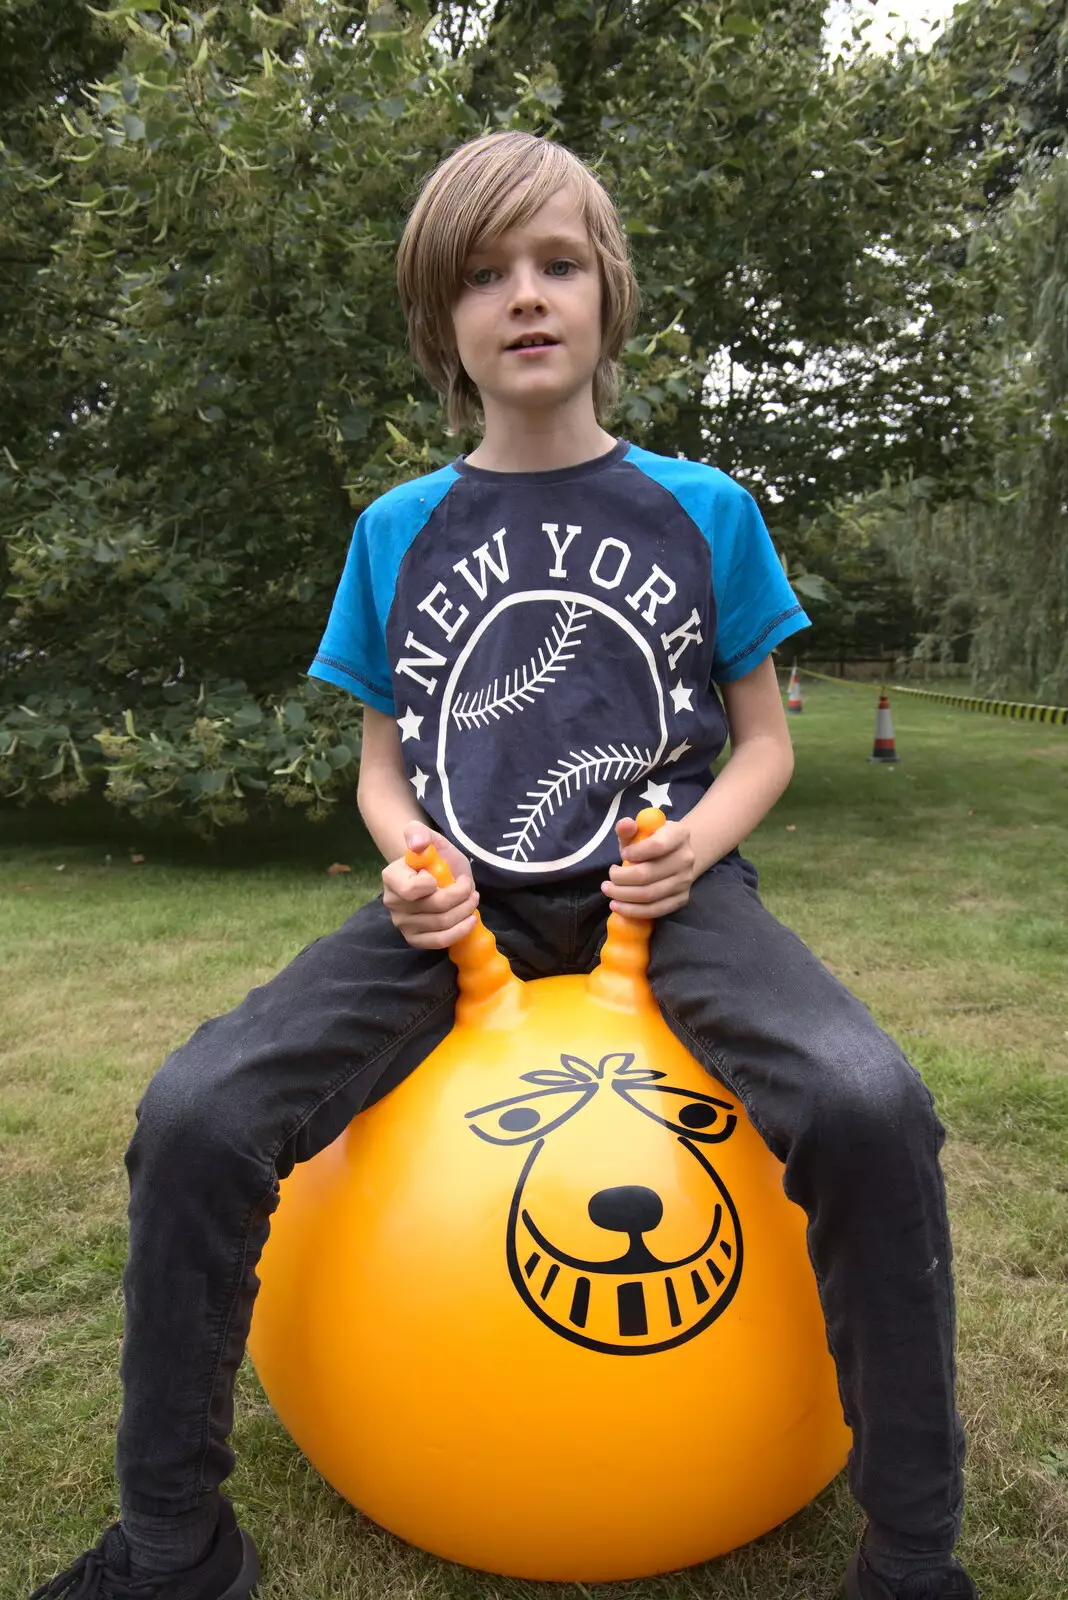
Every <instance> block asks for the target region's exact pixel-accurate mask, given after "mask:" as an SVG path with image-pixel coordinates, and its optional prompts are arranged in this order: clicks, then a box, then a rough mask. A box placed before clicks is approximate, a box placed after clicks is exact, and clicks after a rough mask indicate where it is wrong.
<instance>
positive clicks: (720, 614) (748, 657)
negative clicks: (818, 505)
mask: <svg viewBox="0 0 1068 1600" xmlns="http://www.w3.org/2000/svg"><path fill="white" fill-rule="evenodd" d="M730 488H731V493H730V494H729V496H727V497H724V498H723V499H721V498H720V497H719V496H717V504H716V507H715V511H714V517H713V524H712V588H713V593H714V595H715V601H716V645H715V652H714V654H713V658H712V677H713V679H714V680H715V682H716V683H731V682H733V681H734V679H735V678H744V677H745V675H746V673H748V672H752V671H754V669H755V668H757V667H759V665H760V663H761V662H762V661H763V660H765V659H766V657H767V656H769V655H770V654H771V652H772V650H774V649H775V647H776V645H779V644H782V642H783V640H784V639H788V638H789V637H790V635H791V634H792V633H797V632H798V631H799V630H800V629H801V628H807V627H810V626H811V624H810V621H809V618H808V617H807V616H806V615H805V613H804V611H803V610H802V609H801V606H800V605H799V603H798V599H797V596H796V595H795V594H794V591H793V590H792V589H791V587H790V585H789V583H788V582H787V578H786V574H785V573H784V572H783V570H782V563H781V562H780V560H779V558H778V556H777V555H776V554H775V547H774V545H773V544H772V542H771V535H770V534H769V533H768V530H767V528H766V527H765V526H764V519H763V517H762V516H761V515H760V512H759V510H758V509H757V504H756V501H755V500H754V499H753V497H752V495H750V494H748V493H747V492H746V491H745V490H744V489H743V488H741V486H740V485H739V484H736V483H733V482H731V484H730Z"/></svg>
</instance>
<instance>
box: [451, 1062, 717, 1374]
mask: <svg viewBox="0 0 1068 1600" xmlns="http://www.w3.org/2000/svg"><path fill="white" fill-rule="evenodd" d="M520 1081H521V1082H522V1083H524V1084H529V1085H530V1086H531V1087H530V1088H529V1089H527V1090H526V1091H525V1092H521V1093H518V1094H514V1095H511V1096H509V1097H508V1098H507V1099H504V1100H497V1101H494V1102H493V1103H492V1104H490V1105H485V1106H480V1107H478V1108H477V1109H476V1110H474V1111H469V1112H468V1113H467V1121H468V1124H469V1126H470V1127H471V1129H472V1130H473V1132H474V1133H476V1134H477V1135H478V1137H479V1138H480V1139H483V1140H485V1141H486V1142H487V1143H489V1144H493V1145H498V1146H502V1147H504V1149H502V1151H501V1155H502V1158H503V1156H504V1154H505V1149H507V1148H512V1147H514V1148H515V1150H516V1154H517V1155H518V1154H520V1153H521V1154H522V1158H523V1159H522V1165H521V1169H520V1171H519V1173H518V1175H517V1180H516V1186H515V1190H514V1192H513V1195H512V1202H511V1206H510V1210H509V1215H508V1219H507V1239H506V1255H507V1262H508V1270H509V1273H510V1275H511V1278H512V1282H513V1284H514V1285H515V1287H516V1289H517V1290H518V1292H519V1294H520V1295H521V1297H522V1299H523V1300H524V1302H525V1303H526V1305H527V1306H528V1308H529V1309H530V1310H531V1311H532V1312H534V1314H535V1315H536V1316H537V1317H538V1318H540V1320H541V1321H542V1322H544V1323H545V1324H546V1326H548V1327H549V1328H551V1329H552V1330H553V1332H554V1333H558V1334H560V1335H561V1336H562V1337H564V1338H566V1339H569V1340H571V1341H572V1342H574V1343H575V1344H580V1345H584V1346H586V1348H587V1349H591V1350H599V1351H602V1352H604V1353H606V1354H609V1355H650V1354H653V1353H655V1352H657V1351H660V1350H670V1349H672V1348H673V1347H674V1346H676V1345H679V1344H684V1343H685V1342H686V1341H687V1340H688V1339H692V1338H693V1337H694V1336H695V1334H698V1333H700V1332H701V1330H702V1329H703V1328H707V1327H708V1326H709V1324H710V1323H712V1322H714V1321H715V1319H716V1318H717V1317H719V1316H721V1315H722V1313H723V1312H724V1311H725V1310H726V1308H727V1306H728V1305H729V1304H730V1301H731V1299H732V1298H733V1296H734V1293H735V1291H736V1289H737V1287H738V1282H739V1279H740V1277H741V1271H742V1230H741V1224H740V1222H739V1219H738V1214H737V1211H736V1209H735V1206H734V1202H733V1200H732V1199H731V1196H730V1194H729V1193H728V1191H727V1189H726V1186H725V1185H724V1183H723V1180H722V1178H721V1177H720V1176H719V1174H718V1172H717V1171H716V1169H715V1167H714V1166H713V1165H712V1162H711V1160H710V1159H709V1154H710V1147H711V1146H713V1145H716V1144H722V1143H723V1142H724V1141H725V1140H727V1139H729V1138H730V1136H731V1134H732V1133H733V1132H734V1129H735V1127H736V1125H737V1121H738V1111H737V1108H736V1106H735V1105H734V1104H733V1103H732V1102H731V1101H730V1100H728V1099H726V1098H722V1097H720V1096H717V1095H711V1094H707V1095H706V1094H700V1093H694V1092H692V1091H690V1090H688V1089H683V1088H678V1087H676V1086H674V1085H672V1084H671V1083H669V1082H668V1081H667V1075H666V1074H665V1073H663V1072H658V1071H656V1070H655V1069H654V1068H652V1067H645V1066H642V1065H641V1064H639V1063H636V1061H635V1057H634V1055H633V1054H632V1053H631V1052H627V1051H619V1052H615V1053H612V1054H609V1055H605V1056H603V1057H602V1058H601V1060H600V1061H598V1062H597V1063H595V1064H594V1063H591V1062H587V1061H583V1060H581V1059H580V1058H579V1057H577V1056H574V1055H568V1054H562V1055H561V1056H560V1066H559V1067H555V1068H550V1069H546V1070H542V1071H533V1072H525V1073H521V1074H520ZM594 1117H596V1118H598V1119H599V1121H600V1126H599V1127H598V1128H597V1130H596V1132H597V1134H598V1137H597V1139H596V1140H591V1139H590V1138H589V1136H588V1135H589V1132H590V1129H589V1126H588V1119H591V1118H594ZM584 1123H585V1124H586V1126H585V1128H584V1127H583V1124H584ZM665 1139H666V1140H670V1141H673V1144H672V1150H671V1152H670V1156H669V1159H668V1161H667V1162H665V1159H664V1158H665V1148H664V1141H665ZM620 1152H625V1155H624V1157H623V1161H624V1163H625V1167H624V1168H621V1166H620V1160H621V1156H620ZM680 1158H681V1161H682V1163H684V1164H683V1165H682V1166H681V1167H680V1166H679V1159H680ZM666 1171H668V1172H669V1173H670V1176H671V1180H672V1181H670V1182H665V1173H666ZM579 1173H581V1174H582V1175H583V1177H585V1178H586V1179H587V1181H586V1184H585V1188H583V1186H582V1185H581V1184H577V1183H576V1177H577V1175H578V1174H579ZM565 1174H566V1181H565V1182H561V1181H560V1180H561V1178H563V1177H564V1175H565ZM676 1177H677V1178H678V1180H679V1181H675V1179H676ZM561 1193H568V1194H571V1195H584V1196H585V1201H586V1204H585V1214H582V1208H581V1207H580V1206H577V1205H576V1206H575V1207H574V1208H573V1210H571V1211H569V1213H568V1214H566V1215H562V1214H561V1213H560V1210H559V1201H558V1198H557V1197H558V1196H559V1195H560V1194H561Z"/></svg>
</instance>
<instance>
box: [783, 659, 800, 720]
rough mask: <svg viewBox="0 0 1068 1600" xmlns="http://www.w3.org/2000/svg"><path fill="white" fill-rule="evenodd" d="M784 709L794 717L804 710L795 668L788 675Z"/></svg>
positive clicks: (798, 675) (798, 676)
mask: <svg viewBox="0 0 1068 1600" xmlns="http://www.w3.org/2000/svg"><path fill="white" fill-rule="evenodd" d="M786 709H787V711H792V712H793V713H794V714H795V715H796V713H797V712H799V711H804V709H805V703H804V701H803V700H802V699H801V677H800V674H799V673H798V670H797V667H796V666H795V667H794V670H793V671H792V672H791V674H790V684H789V687H788V688H787V691H786Z"/></svg>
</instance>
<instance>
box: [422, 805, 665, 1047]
mask: <svg viewBox="0 0 1068 1600" xmlns="http://www.w3.org/2000/svg"><path fill="white" fill-rule="evenodd" d="M635 820H636V822H637V824H638V833H637V838H639V839H648V838H649V836H650V834H653V833H655V832H656V831H657V829H658V828H662V827H663V826H664V823H665V822H666V821H667V818H666V817H665V816H664V813H663V812H662V811H657V810H656V809H655V808H652V807H649V808H647V809H646V810H644V811H639V813H638V815H637V817H636V819H635ZM404 859H405V861H406V862H407V864H408V866H409V867H411V869H412V871H413V872H419V871H421V870H423V871H426V872H429V873H430V875H431V877H432V878H433V879H434V882H435V883H437V884H438V885H439V887H440V888H442V889H446V888H448V886H449V884H450V883H454V882H455V879H454V878H453V875H452V873H451V872H450V870H449V868H448V867H447V866H446V864H445V862H444V861H443V860H442V858H441V856H440V855H439V854H438V852H437V850H436V849H435V848H434V846H433V845H428V846H427V848H426V849H425V850H406V851H405V853H404ZM625 859H626V858H625V857H624V860H625ZM651 932H652V924H651V922H650V921H649V919H648V918H647V917H643V918H639V917H627V916H622V915H621V914H620V913H619V912H618V911H613V912H611V913H610V914H609V917H608V926H607V933H606V936H605V942H604V945H603V947H602V949H601V959H600V962H599V963H598V965H597V966H596V967H595V968H594V970H593V972H591V973H590V975H589V977H588V978H587V980H586V983H587V987H588V989H589V992H590V994H591V995H593V996H595V997H596V998H597V999H598V1000H602V1001H604V1002H606V1003H607V1004H609V1005H613V1006H620V1007H623V1008H624V1009H631V1008H633V1007H634V1006H636V1005H640V1004H641V1003H642V1001H643V1000H644V999H645V998H646V997H647V994H648V981H647V979H646V975H645V974H646V967H647V965H648V960H649V938H650V934H651ZM449 954H450V956H451V957H452V959H453V961H454V962H455V963H456V973H457V979H458V981H459V985H460V996H459V999H458V1000H457V1003H456V1017H457V1020H458V1021H460V1022H466V1021H469V1020H472V1019H473V1018H474V1017H475V1016H476V1015H479V1014H481V1015H485V1013H486V1011H487V1010H496V1009H497V1008H498V1007H499V1006H501V1005H508V1004H509V1003H511V1002H515V1001H517V1000H518V999H519V997H520V996H521V994H522V990H523V985H522V983H521V982H520V980H519V979H518V978H517V977H516V976H515V974H514V973H513V971H512V969H511V967H510V966H509V965H508V962H507V960H506V959H505V957H504V956H502V955H501V953H500V951H499V950H498V949H497V941H496V940H495V939H494V937H493V935H492V933H490V931H489V929H488V928H487V927H486V926H485V924H484V923H483V921H482V918H481V917H480V916H479V914H478V912H477V911H476V912H475V926H474V927H473V928H472V929H471V932H470V933H465V934H464V936H463V938H462V939H458V940H457V941H456V943H455V944H454V945H450V946H449Z"/></svg>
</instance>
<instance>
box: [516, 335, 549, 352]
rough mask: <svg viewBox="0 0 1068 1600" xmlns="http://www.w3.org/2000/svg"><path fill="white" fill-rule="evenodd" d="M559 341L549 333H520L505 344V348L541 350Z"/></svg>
mask: <svg viewBox="0 0 1068 1600" xmlns="http://www.w3.org/2000/svg"><path fill="white" fill-rule="evenodd" d="M558 342H559V341H558V340H556V339H554V338H553V336H552V334H550V333H522V334H520V336H519V338H518V339H513V340H512V342H511V344H508V345H506V346H505V349H506V350H543V349H545V348H546V347H547V346H550V345H555V344H557V343H558Z"/></svg>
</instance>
